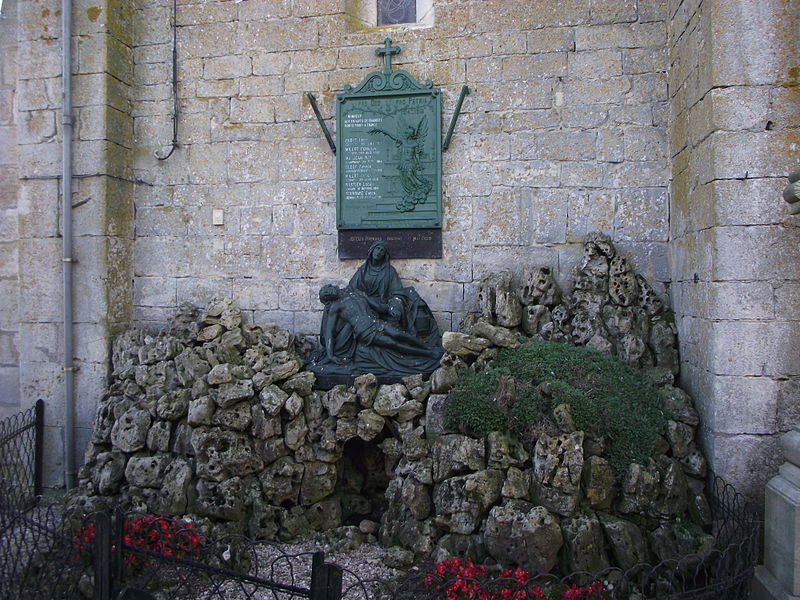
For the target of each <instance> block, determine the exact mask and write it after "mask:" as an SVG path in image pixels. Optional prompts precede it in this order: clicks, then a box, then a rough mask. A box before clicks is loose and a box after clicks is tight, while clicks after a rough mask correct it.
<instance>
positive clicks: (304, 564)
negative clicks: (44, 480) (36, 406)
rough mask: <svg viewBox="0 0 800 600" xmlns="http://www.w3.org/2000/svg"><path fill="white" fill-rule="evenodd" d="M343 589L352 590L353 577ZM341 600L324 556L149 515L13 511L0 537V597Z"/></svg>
mask: <svg viewBox="0 0 800 600" xmlns="http://www.w3.org/2000/svg"><path fill="white" fill-rule="evenodd" d="M348 587H352V583H351V584H349V586H348ZM45 598H46V599H65V600H66V599H70V600H72V599H73V598H87V599H88V598H92V599H93V600H112V599H123V598H129V599H135V598H138V599H147V600H149V599H151V598H155V599H159V600H167V599H200V598H202V599H204V600H205V599H207V600H212V599H219V600H231V599H234V598H235V599H236V600H250V599H253V600H255V599H262V598H272V599H274V600H290V599H302V598H308V599H309V600H341V599H342V598H347V595H346V594H345V593H343V571H342V569H341V568H339V567H338V566H336V565H334V564H330V563H326V562H325V558H324V554H323V553H322V552H313V553H312V552H308V553H302V554H294V555H289V554H285V553H284V552H282V551H281V549H280V548H279V547H278V546H276V545H274V544H271V543H267V542H255V541H253V540H250V539H248V538H244V537H241V536H222V537H214V538H212V537H210V536H207V535H205V533H203V532H202V531H200V530H199V529H195V528H194V526H193V524H192V523H191V522H189V521H184V520H174V519H168V518H164V517H155V516H153V515H138V514H126V513H123V512H121V511H118V512H116V513H114V514H113V515H112V514H110V513H106V512H100V513H93V514H91V515H85V516H84V515H75V514H69V513H63V514H62V513H60V512H59V511H58V510H57V509H56V508H55V507H48V508H47V509H34V510H33V511H31V512H30V514H26V515H17V517H16V518H15V519H14V526H13V527H12V528H10V529H9V530H8V532H7V536H6V537H5V538H4V539H2V540H0V599H1V600H11V599H14V600H17V599H22V600H39V599H45Z"/></svg>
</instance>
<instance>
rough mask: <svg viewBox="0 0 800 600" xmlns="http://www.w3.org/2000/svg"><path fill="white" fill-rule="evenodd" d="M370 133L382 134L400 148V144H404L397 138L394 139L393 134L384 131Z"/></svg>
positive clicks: (378, 130)
mask: <svg viewBox="0 0 800 600" xmlns="http://www.w3.org/2000/svg"><path fill="white" fill-rule="evenodd" d="M369 132H370V133H372V134H375V133H382V134H383V135H385V136H386V137H388V138H389V139H390V140H392V141H393V142H394V143H395V144H397V145H398V146H399V145H400V144H402V142H401V141H400V140H398V139H397V138H396V137H394V136H393V135H392V134H391V133H388V132H386V131H384V130H383V129H370V130H369Z"/></svg>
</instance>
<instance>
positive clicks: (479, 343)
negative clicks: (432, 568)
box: [381, 235, 714, 571]
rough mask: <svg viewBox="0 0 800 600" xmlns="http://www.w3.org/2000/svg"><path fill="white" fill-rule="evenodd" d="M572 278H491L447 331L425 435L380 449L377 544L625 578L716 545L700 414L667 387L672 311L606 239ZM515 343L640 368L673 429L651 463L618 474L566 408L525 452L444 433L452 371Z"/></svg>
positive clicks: (503, 439) (409, 435)
mask: <svg viewBox="0 0 800 600" xmlns="http://www.w3.org/2000/svg"><path fill="white" fill-rule="evenodd" d="M575 275H576V277H575V289H574V292H573V293H572V294H570V295H566V296H563V295H562V294H561V293H560V292H559V290H558V287H557V286H556V284H555V281H554V280H553V277H552V275H551V273H550V271H549V269H546V268H537V269H532V270H526V271H525V272H524V273H523V278H522V283H521V284H519V285H518V286H515V285H514V278H513V275H512V274H511V273H510V272H502V273H498V274H494V275H491V276H489V277H487V278H486V279H485V280H484V281H483V282H482V284H481V286H480V289H479V293H478V294H479V295H478V300H479V304H480V308H481V314H473V315H469V316H468V317H467V318H466V319H465V322H464V323H463V324H462V330H463V331H462V332H446V333H445V334H444V337H443V345H444V348H445V350H446V351H447V353H446V354H445V356H444V357H443V359H442V367H441V368H440V369H438V370H437V371H436V372H435V373H434V374H433V375H432V377H431V381H432V384H433V391H434V392H435V393H434V394H433V395H431V396H430V397H429V399H428V404H427V415H426V423H425V427H424V428H423V427H419V428H416V429H414V430H412V431H409V432H406V433H402V434H401V436H400V439H395V438H392V439H387V440H385V441H384V442H383V448H384V451H385V453H386V455H387V456H390V457H392V458H393V460H395V461H398V466H397V468H396V469H395V474H396V476H395V477H394V478H393V479H392V480H391V482H390V483H389V487H388V490H387V498H388V499H389V502H390V504H389V510H388V512H387V514H386V517H385V518H384V520H383V527H382V530H381V533H382V541H383V543H384V544H387V545H398V546H401V547H403V548H405V549H407V550H408V551H411V550H414V551H416V552H433V553H434V555H435V556H436V558H437V559H438V560H442V559H445V558H448V557H449V556H464V555H471V556H473V557H474V558H477V559H479V560H484V559H485V558H486V557H487V556H489V557H492V558H494V559H495V560H497V561H498V562H501V563H503V564H518V565H521V566H523V567H525V568H528V569H530V570H534V571H549V570H551V569H553V568H555V567H558V568H560V569H562V570H564V571H576V570H587V571H598V570H601V569H603V568H606V567H608V566H611V565H615V566H619V567H622V568H629V567H631V566H633V565H634V564H636V563H638V562H651V563H652V562H657V561H660V560H665V559H668V558H675V557H681V556H685V555H687V554H692V553H701V552H704V551H706V550H708V549H710V547H711V546H713V544H714V539H713V538H712V537H711V536H710V535H708V534H707V533H705V531H704V529H706V528H707V526H708V525H709V523H710V510H709V506H708V502H707V500H706V498H705V495H704V492H703V490H704V486H705V481H704V478H705V477H706V475H707V467H706V461H705V458H704V457H703V455H702V453H701V452H700V450H699V449H698V447H697V445H696V444H695V441H694V440H695V428H696V426H697V425H698V417H697V413H696V412H695V410H694V407H693V404H692V401H691V398H689V396H688V395H687V394H686V393H685V392H683V391H682V390H680V389H678V388H676V387H674V386H673V385H672V384H673V382H674V374H676V373H677V370H678V361H677V351H676V339H675V332H674V327H673V325H672V323H671V320H670V317H669V315H668V313H667V312H666V311H665V310H664V307H663V305H662V303H661V302H660V301H659V300H658V298H657V297H656V295H655V293H654V292H653V290H652V288H651V287H650V286H649V285H648V284H647V282H646V281H645V280H644V279H643V278H642V277H641V276H639V275H636V274H635V273H633V272H632V271H631V269H630V267H629V266H628V263H627V261H626V260H625V259H624V258H623V257H621V256H620V255H618V254H616V252H615V249H614V246H613V244H612V243H611V242H610V240H609V239H608V238H607V237H605V236H602V235H593V236H591V237H590V238H589V239H588V240H587V241H586V244H585V254H584V261H583V264H582V266H581V267H580V268H579V270H578V271H577V273H576V274H575ZM522 336H525V337H529V338H533V339H539V340H542V339H544V340H552V341H562V342H567V343H573V344H576V345H577V344H582V345H588V346H590V347H594V348H596V349H598V350H602V351H605V352H608V353H612V354H615V355H617V357H618V358H620V359H621V360H624V361H626V362H628V363H631V364H633V365H636V366H640V367H645V368H647V369H648V373H649V374H650V376H651V379H652V380H653V382H654V383H655V384H657V385H658V386H659V397H660V399H661V401H662V406H663V410H664V412H665V413H666V416H667V418H668V419H669V420H668V428H667V432H666V434H665V436H664V437H663V438H661V440H660V442H659V444H658V448H657V449H656V453H655V455H654V456H653V457H652V459H650V460H648V461H647V462H646V464H641V465H640V464H631V465H629V466H628V468H627V471H626V472H625V473H624V474H622V475H619V476H615V474H614V472H613V471H612V469H611V466H610V465H609V463H608V461H607V460H606V458H605V457H604V451H605V448H604V447H603V445H602V443H601V444H598V443H597V440H596V439H595V438H593V437H592V436H590V435H588V434H586V433H585V432H583V431H576V429H575V426H574V424H573V420H572V418H571V416H570V414H569V406H568V405H561V406H560V407H557V409H556V410H555V411H554V412H555V413H557V414H554V415H553V419H552V421H553V423H555V424H556V428H557V431H546V430H543V431H542V432H541V433H540V434H539V436H538V439H537V440H536V441H535V447H534V448H532V452H530V453H529V452H528V451H526V449H525V447H524V446H523V444H522V443H521V442H520V441H519V440H517V439H515V438H514V437H511V436H509V435H507V434H504V433H499V432H494V433H491V434H489V435H488V436H486V437H479V438H476V437H470V436H468V435H464V434H463V433H461V432H457V431H448V430H445V429H444V425H443V413H444V405H445V403H446V401H447V396H446V395H445V393H446V392H447V391H449V389H450V388H451V386H452V385H453V383H454V382H455V380H456V379H457V377H458V371H459V369H465V368H469V369H472V370H476V371H480V370H482V369H484V368H486V367H487V366H490V365H491V364H492V360H493V359H494V358H495V357H496V356H497V353H498V352H499V350H500V349H501V348H515V347H517V346H519V345H520V343H521V337H522ZM408 558H409V559H410V555H409V556H408Z"/></svg>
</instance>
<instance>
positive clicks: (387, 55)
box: [306, 37, 471, 154]
mask: <svg viewBox="0 0 800 600" xmlns="http://www.w3.org/2000/svg"><path fill="white" fill-rule="evenodd" d="M399 53H400V46H392V40H391V38H388V37H387V38H386V39H385V40H383V46H379V47H378V48H376V49H375V54H377V55H378V56H382V57H383V74H384V75H391V74H392V56H394V55H395V54H399ZM470 91H471V90H470V89H469V87H468V86H466V85H465V86H463V87H462V88H461V93H460V94H459V96H458V102H456V108H455V110H454V111H453V116H452V117H451V118H450V126H449V127H448V128H447V135H445V138H444V142H442V152H444V151H446V150H447V148H448V147H449V146H450V140H451V139H452V137H453V131H455V128H456V123H457V122H458V117H459V116H460V115H461V106H462V105H463V104H464V98H465V97H466V96H467V95H468V94H469V93H470ZM306 98H308V102H309V104H311V108H312V110H313V111H314V116H316V117H317V122H318V123H319V126H320V129H322V133H323V134H324V135H325V139H326V140H327V141H328V147H330V149H331V152H332V153H333V154H336V143H335V142H334V141H333V136H331V132H330V130H329V129H328V126H327V125H326V124H325V119H323V117H322V113H320V111H319V106H318V105H317V99H316V97H315V96H314V94H312V93H311V92H306Z"/></svg>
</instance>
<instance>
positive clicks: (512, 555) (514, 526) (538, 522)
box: [483, 500, 564, 573]
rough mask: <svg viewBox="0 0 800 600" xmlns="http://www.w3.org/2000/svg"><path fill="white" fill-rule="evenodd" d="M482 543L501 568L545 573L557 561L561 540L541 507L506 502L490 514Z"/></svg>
mask: <svg viewBox="0 0 800 600" xmlns="http://www.w3.org/2000/svg"><path fill="white" fill-rule="evenodd" d="M483 541H484V544H485V545H486V549H487V551H488V552H489V554H491V555H492V556H493V557H494V558H495V559H497V560H498V561H500V562H501V563H502V564H518V565H519V566H521V567H522V568H524V569H526V570H528V571H529V572H530V573H548V572H549V571H550V570H551V569H552V568H553V567H554V566H555V565H556V563H557V561H558V556H559V551H560V550H561V546H562V544H563V542H564V539H563V536H562V533H561V527H560V526H559V523H558V520H557V519H556V518H555V517H554V516H553V515H552V514H550V513H549V512H548V511H547V509H545V508H544V507H543V506H534V505H533V504H530V503H528V502H522V501H519V500H509V501H508V502H506V503H504V504H503V505H501V506H495V507H494V508H492V510H491V511H490V512H489V517H488V518H487V519H486V526H485V529H484V532H483Z"/></svg>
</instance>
